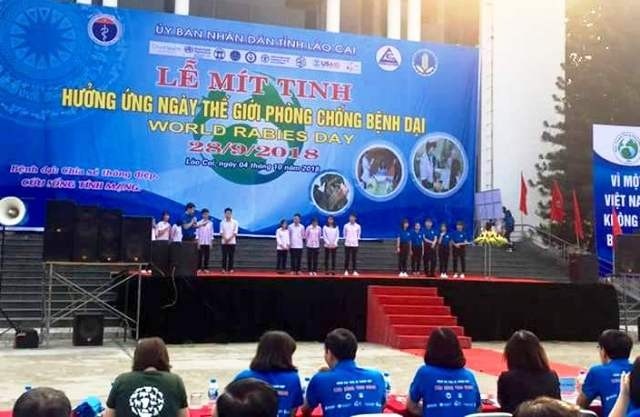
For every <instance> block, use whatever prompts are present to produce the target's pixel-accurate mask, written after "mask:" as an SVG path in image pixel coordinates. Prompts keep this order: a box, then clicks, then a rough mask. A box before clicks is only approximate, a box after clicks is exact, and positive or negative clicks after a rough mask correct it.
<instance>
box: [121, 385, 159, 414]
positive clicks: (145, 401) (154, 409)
mask: <svg viewBox="0 0 640 417" xmlns="http://www.w3.org/2000/svg"><path fill="white" fill-rule="evenodd" d="M129 408H130V409H131V413H133V414H134V415H136V416H139V417H155V416H158V415H160V413H161V412H162V409H163V408H164V395H163V394H162V392H161V391H160V390H159V389H158V388H156V387H140V388H137V389H136V390H135V391H134V392H133V394H131V397H129Z"/></svg>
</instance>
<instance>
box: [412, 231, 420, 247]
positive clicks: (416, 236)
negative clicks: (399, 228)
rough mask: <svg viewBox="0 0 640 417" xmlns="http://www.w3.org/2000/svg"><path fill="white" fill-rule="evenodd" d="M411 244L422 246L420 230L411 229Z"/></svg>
mask: <svg viewBox="0 0 640 417" xmlns="http://www.w3.org/2000/svg"><path fill="white" fill-rule="evenodd" d="M411 244H412V245H413V246H415V247H420V246H422V230H421V231H419V232H416V231H415V229H414V230H412V231H411Z"/></svg>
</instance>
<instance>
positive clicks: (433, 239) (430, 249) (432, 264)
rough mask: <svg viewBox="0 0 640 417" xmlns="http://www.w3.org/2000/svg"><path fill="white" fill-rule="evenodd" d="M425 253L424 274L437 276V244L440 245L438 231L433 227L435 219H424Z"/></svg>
mask: <svg viewBox="0 0 640 417" xmlns="http://www.w3.org/2000/svg"><path fill="white" fill-rule="evenodd" d="M422 240H423V244H422V246H423V255H422V263H423V264H424V274H425V275H426V276H428V277H435V276H436V246H437V245H438V232H437V231H436V229H434V227H433V221H432V220H431V219H426V220H425V221H424V230H423V231H422Z"/></svg>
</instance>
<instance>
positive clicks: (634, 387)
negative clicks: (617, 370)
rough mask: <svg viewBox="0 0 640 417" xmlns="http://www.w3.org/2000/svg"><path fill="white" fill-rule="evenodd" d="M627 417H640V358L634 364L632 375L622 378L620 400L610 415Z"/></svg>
mask: <svg viewBox="0 0 640 417" xmlns="http://www.w3.org/2000/svg"><path fill="white" fill-rule="evenodd" d="M625 416H627V417H640V357H639V358H636V360H635V362H634V363H633V368H632V370H631V373H626V372H623V373H622V375H621V376H620V391H619V393H618V399H617V400H616V403H615V404H614V406H613V409H612V410H611V413H609V417H625ZM605 417H606V416H605Z"/></svg>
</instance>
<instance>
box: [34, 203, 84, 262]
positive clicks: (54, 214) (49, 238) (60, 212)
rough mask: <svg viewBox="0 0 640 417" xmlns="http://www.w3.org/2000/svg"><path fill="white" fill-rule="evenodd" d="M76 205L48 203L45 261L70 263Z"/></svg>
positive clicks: (44, 247)
mask: <svg viewBox="0 0 640 417" xmlns="http://www.w3.org/2000/svg"><path fill="white" fill-rule="evenodd" d="M75 215H76V203H74V202H73V201H66V200H49V201H47V213H46V219H45V229H44V246H43V253H42V255H43V258H44V260H45V261H70V260H71V257H72V256H73V234H74V230H75Z"/></svg>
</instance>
